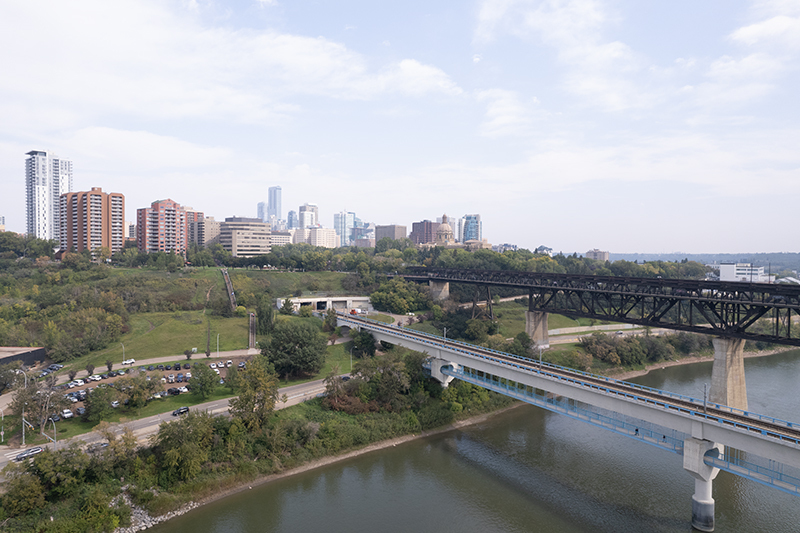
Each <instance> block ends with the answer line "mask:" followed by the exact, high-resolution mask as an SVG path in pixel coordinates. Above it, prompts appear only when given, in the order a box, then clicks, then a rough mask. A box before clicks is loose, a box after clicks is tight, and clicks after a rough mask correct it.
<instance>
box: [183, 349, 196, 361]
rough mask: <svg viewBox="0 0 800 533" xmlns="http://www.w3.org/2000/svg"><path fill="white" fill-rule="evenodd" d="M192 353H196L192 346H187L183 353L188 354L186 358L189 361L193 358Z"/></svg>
mask: <svg viewBox="0 0 800 533" xmlns="http://www.w3.org/2000/svg"><path fill="white" fill-rule="evenodd" d="M192 353H194V352H192V349H191V348H186V349H185V350H184V351H183V355H185V356H186V360H187V361H191V360H192Z"/></svg>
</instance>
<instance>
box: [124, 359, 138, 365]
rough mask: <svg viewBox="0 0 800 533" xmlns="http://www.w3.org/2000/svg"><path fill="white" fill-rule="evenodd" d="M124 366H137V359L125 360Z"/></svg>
mask: <svg viewBox="0 0 800 533" xmlns="http://www.w3.org/2000/svg"><path fill="white" fill-rule="evenodd" d="M122 364H123V365H135V364H136V359H125V360H124V361H123V362H122Z"/></svg>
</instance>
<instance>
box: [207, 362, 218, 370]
mask: <svg viewBox="0 0 800 533" xmlns="http://www.w3.org/2000/svg"><path fill="white" fill-rule="evenodd" d="M208 366H209V368H212V369H213V368H217V363H211V364H210V365H208Z"/></svg>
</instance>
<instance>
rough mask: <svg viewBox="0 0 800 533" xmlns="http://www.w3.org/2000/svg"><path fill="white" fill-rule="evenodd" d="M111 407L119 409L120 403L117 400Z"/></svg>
mask: <svg viewBox="0 0 800 533" xmlns="http://www.w3.org/2000/svg"><path fill="white" fill-rule="evenodd" d="M111 407H113V408H114V409H116V408H117V407H119V402H118V401H117V400H114V401H113V402H111Z"/></svg>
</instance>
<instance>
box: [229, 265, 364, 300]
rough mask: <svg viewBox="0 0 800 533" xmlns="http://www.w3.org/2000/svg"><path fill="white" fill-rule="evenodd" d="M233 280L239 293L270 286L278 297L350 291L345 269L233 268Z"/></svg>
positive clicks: (333, 293) (251, 291)
mask: <svg viewBox="0 0 800 533" xmlns="http://www.w3.org/2000/svg"><path fill="white" fill-rule="evenodd" d="M228 272H229V273H230V276H231V282H232V283H233V287H234V289H236V292H237V293H240V292H241V293H255V292H257V291H260V292H263V291H265V290H268V291H269V292H270V294H271V295H272V296H273V297H274V298H286V297H288V296H294V295H295V293H296V292H297V291H301V292H302V293H303V295H310V294H319V293H322V294H326V295H338V294H348V291H345V290H344V288H343V287H342V280H344V279H345V277H346V276H347V274H344V273H341V272H279V271H276V270H250V269H230V270H229V271H228Z"/></svg>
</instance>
